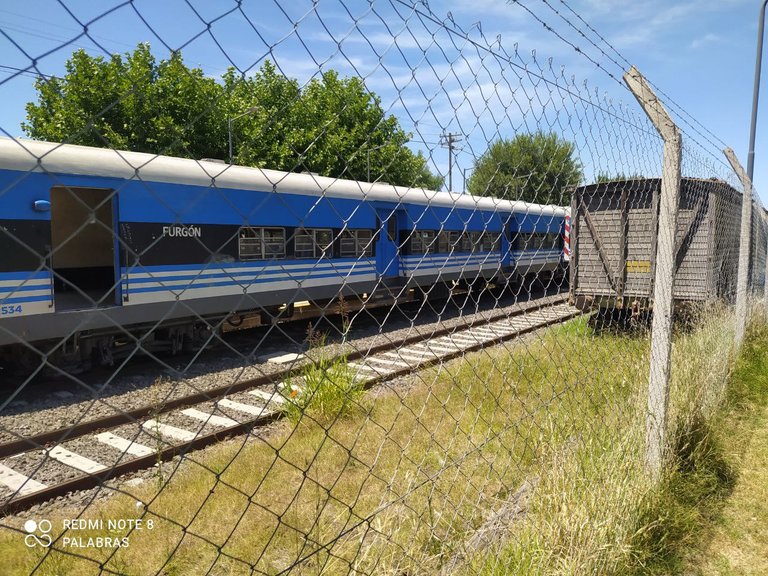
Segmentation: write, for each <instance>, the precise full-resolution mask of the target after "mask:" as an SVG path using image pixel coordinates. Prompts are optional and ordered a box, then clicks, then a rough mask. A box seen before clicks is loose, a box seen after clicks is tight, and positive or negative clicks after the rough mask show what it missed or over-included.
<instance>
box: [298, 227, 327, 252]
mask: <svg viewBox="0 0 768 576" xmlns="http://www.w3.org/2000/svg"><path fill="white" fill-rule="evenodd" d="M332 244H333V232H332V231H331V230H326V229H305V228H299V229H298V230H296V235H295V236H294V255H295V256H296V258H329V257H331V256H332V255H333V254H332V252H331V245H332Z"/></svg>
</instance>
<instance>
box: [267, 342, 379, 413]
mask: <svg viewBox="0 0 768 576" xmlns="http://www.w3.org/2000/svg"><path fill="white" fill-rule="evenodd" d="M324 346H325V339H324V338H320V339H319V340H318V341H317V342H315V343H313V344H312V350H310V357H311V358H312V361H311V362H310V363H309V364H307V365H306V366H305V367H304V368H303V370H302V371H301V374H299V375H298V376H296V377H295V378H294V379H293V380H292V381H290V382H288V383H286V384H287V385H286V386H284V387H283V388H282V392H281V393H282V395H283V397H284V398H285V399H286V400H287V402H286V408H285V414H286V417H287V418H288V419H289V420H290V421H291V422H292V423H293V424H294V425H296V424H298V423H299V422H300V421H301V419H302V418H308V419H312V420H314V421H315V422H316V423H320V424H323V425H328V424H329V423H331V422H333V421H335V420H337V419H339V418H341V417H343V416H344V415H345V414H347V413H348V412H349V411H350V410H355V409H361V408H363V405H362V403H361V402H362V398H363V394H364V392H365V390H364V386H363V381H362V380H361V379H358V378H356V377H355V376H356V375H355V371H354V370H353V369H352V368H351V367H350V366H349V364H348V363H347V359H346V357H344V356H341V357H334V358H329V357H328V356H326V355H324V354H323V352H322V350H323V348H324Z"/></svg>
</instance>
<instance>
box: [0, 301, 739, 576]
mask: <svg viewBox="0 0 768 576" xmlns="http://www.w3.org/2000/svg"><path fill="white" fill-rule="evenodd" d="M713 314H714V318H713V320H712V321H711V322H708V323H707V324H705V325H704V326H703V327H702V328H701V329H699V330H696V331H694V332H691V333H687V334H678V335H677V336H676V340H675V343H674V348H673V359H674V362H675V368H674V370H673V375H672V393H671V399H670V422H671V423H672V426H671V429H672V437H673V438H676V439H681V440H680V441H677V442H676V444H675V446H676V448H677V449H676V450H674V451H672V453H673V454H674V455H675V458H676V459H677V460H674V463H675V466H673V469H674V470H680V472H679V474H680V475H679V477H680V478H684V474H686V473H687V470H688V469H689V468H691V469H692V470H694V471H698V470H699V468H700V464H702V465H703V463H709V462H710V461H711V459H710V458H709V452H708V451H707V450H709V449H707V450H704V448H701V447H703V446H705V443H702V442H701V437H700V436H702V434H703V437H704V438H706V439H709V438H710V437H711V435H710V434H709V430H708V429H707V428H702V427H701V426H703V423H710V422H712V418H715V417H716V415H717V414H718V407H719V406H720V405H721V404H722V400H723V397H724V396H725V393H726V388H725V386H724V383H725V382H726V377H727V374H728V371H729V370H730V368H731V366H732V362H731V358H730V341H731V339H732V333H730V332H729V331H728V330H725V329H724V328H723V327H724V326H728V325H729V322H731V318H730V317H729V316H728V315H727V313H725V312H723V311H719V312H715V313H713ZM648 355H649V346H648V339H647V338H643V337H639V338H638V337H629V336H624V335H621V334H602V335H599V336H595V335H594V334H593V333H592V332H591V330H590V329H589V328H588V327H587V324H586V321H585V320H584V319H577V320H574V321H571V322H569V323H567V324H564V325H562V326H557V327H553V328H551V329H549V330H547V331H546V332H544V333H541V334H540V335H534V336H531V337H528V338H527V339H526V340H525V341H524V342H522V343H520V344H518V345H510V346H508V347H496V348H493V349H489V350H484V351H480V352H477V353H473V354H468V355H467V356H466V357H465V358H464V359H460V360H456V361H452V362H448V363H445V364H442V365H439V366H435V367H434V368H431V369H429V370H425V371H422V372H421V373H419V374H418V375H416V376H414V377H413V379H412V381H411V382H409V383H408V384H407V385H406V384H399V385H397V386H392V387H390V388H385V389H379V390H377V391H375V392H369V393H367V394H365V396H364V397H359V398H356V399H355V400H354V401H353V402H348V401H346V400H345V398H346V391H345V392H344V393H342V394H338V393H336V391H332V392H331V393H330V394H331V396H332V398H331V400H330V401H329V402H321V403H320V404H319V405H318V404H314V405H313V404H311V403H309V404H306V405H304V406H303V408H302V410H301V412H300V413H301V414H303V415H312V417H311V418H310V417H294V418H293V419H292V420H286V421H283V422H281V423H279V424H278V425H276V426H274V427H273V428H272V429H271V431H270V432H269V433H267V434H264V435H262V436H259V437H250V438H247V439H234V440H231V441H229V442H228V443H226V444H223V445H218V446H215V447H213V448H210V449H207V450H205V451H202V452H199V453H195V454H194V455H191V457H189V458H187V459H186V461H185V463H184V464H183V465H182V466H180V467H179V468H178V470H176V471H175V473H174V474H173V475H172V477H171V478H170V481H169V482H168V483H167V484H166V485H165V486H164V487H163V488H162V489H158V487H157V486H156V485H155V484H152V483H147V484H145V485H142V486H140V487H137V488H133V489H131V490H132V494H131V495H127V494H121V495H117V496H115V497H114V498H112V499H110V500H109V501H107V502H105V503H99V504H94V505H92V506H90V507H88V509H87V510H85V511H84V512H83V517H86V518H104V519H110V518H111V519H115V518H135V517H137V516H138V517H141V516H143V517H144V518H145V519H152V520H153V522H154V527H153V529H152V530H147V529H144V530H140V531H136V532H134V533H132V534H130V536H129V537H130V546H129V547H127V548H122V549H118V550H116V551H115V550H111V549H110V550H105V549H92V548H85V549H79V550H73V549H71V548H67V547H64V546H63V545H62V544H61V542H59V543H58V544H57V545H56V546H54V548H53V549H52V550H50V551H48V552H46V553H44V552H43V551H41V550H40V549H29V548H26V547H25V546H24V543H23V538H22V537H21V536H22V535H21V534H20V533H18V532H13V531H11V530H7V529H6V530H3V531H2V532H0V550H1V551H2V554H3V559H4V563H3V567H2V570H6V572H7V573H8V574H26V573H28V572H29V571H30V570H31V569H32V568H33V567H35V565H36V564H37V562H38V561H41V565H40V567H39V568H38V569H37V572H36V573H37V574H41V575H47V574H90V573H98V571H99V565H100V564H103V565H104V566H105V567H106V568H108V569H111V570H114V571H115V572H118V573H129V574H147V573H156V572H158V571H159V572H160V573H163V574H185V575H186V574H214V575H216V574H248V573H266V574H277V573H281V572H284V571H287V570H289V569H292V570H293V572H294V573H299V574H321V573H322V574H347V573H350V572H352V573H364V574H371V573H375V574H408V575H416V574H439V573H444V574H448V573H468V574H469V573H472V574H474V573H483V574H516V573H517V574H585V573H600V574H610V573H615V574H624V573H629V574H631V573H642V572H643V570H646V569H655V568H654V567H653V566H652V564H653V563H654V562H657V567H658V570H657V571H659V570H662V568H663V567H664V566H675V564H674V562H676V560H674V558H676V557H677V556H678V555H679V550H680V549H681V547H684V546H685V543H686V538H689V537H692V536H691V535H692V534H694V533H695V530H694V528H695V526H697V525H698V524H697V523H698V520H699V519H698V518H696V517H693V516H695V515H694V514H693V512H691V510H692V509H695V508H696V502H695V500H696V497H695V494H693V492H691V495H692V497H693V500H694V501H693V502H692V503H691V502H687V501H685V500H684V501H682V502H681V503H680V508H679V510H678V509H675V511H673V513H670V516H671V517H670V518H669V519H664V518H661V519H660V518H659V512H660V511H661V510H662V508H663V505H664V504H665V502H666V500H665V499H664V496H663V494H665V493H667V492H666V491H668V492H669V493H674V492H675V485H674V482H675V481H676V480H675V478H676V476H675V475H674V473H673V474H672V475H671V476H670V478H669V479H668V480H665V484H664V485H663V486H664V487H665V488H663V489H662V490H652V489H651V487H650V485H649V483H648V479H647V476H646V474H645V470H644V465H643V442H644V433H645V421H644V409H645V404H644V402H645V386H647V374H648ZM325 368H326V369H325V371H324V372H323V371H321V373H320V374H319V375H318V374H315V376H317V378H316V380H317V382H318V386H316V387H315V389H316V392H317V391H318V390H320V391H322V390H323V388H324V387H327V386H326V384H327V380H328V374H329V373H330V374H331V376H332V377H331V380H333V381H337V382H341V383H342V385H341V389H346V388H348V383H349V380H347V379H346V377H345V376H344V373H345V372H344V368H343V366H340V367H332V366H330V365H329V366H326V367H325ZM337 371H338V372H339V374H336V372H337ZM374 394H375V398H374V397H372V396H373V395H374ZM307 398H317V397H316V396H314V395H309V396H307ZM340 399H341V403H340V404H339V400H340ZM313 402H317V400H314V401H313ZM323 406H326V408H323ZM349 407H352V409H348V408H349ZM697 435H698V436H697ZM687 447H690V448H687ZM718 449H721V448H718ZM713 450H714V448H713ZM686 466H687V467H688V468H686ZM729 471H730V468H728V467H727V466H726V467H724V468H723V469H722V470H719V469H716V470H714V472H713V473H714V474H715V480H716V482H715V483H714V485H715V487H719V486H721V485H722V483H721V481H720V480H721V479H720V477H719V476H717V475H718V474H721V472H722V473H725V475H726V477H727V476H728V473H729ZM707 474H709V472H707ZM705 476H706V474H701V475H699V474H698V473H697V474H696V478H702V491H703V492H704V493H706V494H710V493H711V492H712V486H711V485H710V484H708V483H707V482H706V481H705V480H704V479H705ZM659 494H661V495H662V496H659ZM137 499H138V500H140V501H141V502H142V503H143V505H142V506H140V507H137V505H136V500H137ZM78 512H79V511H77V510H69V511H60V512H57V514H56V515H55V517H50V518H49V519H50V520H52V522H53V525H54V530H53V535H54V536H57V535H59V534H60V533H61V532H62V529H61V526H62V520H63V519H64V518H66V517H72V516H73V515H75V514H77V513H78ZM689 513H690V515H691V517H690V518H688V516H686V515H688V514H689ZM493 518H501V519H503V520H504V521H503V522H496V523H494V522H492V520H493ZM21 524H22V522H21V521H18V522H16V523H15V524H14V526H18V527H20V526H21ZM71 534H72V533H70V534H68V535H71ZM76 535H78V536H83V537H87V536H96V535H102V536H103V535H104V531H103V530H102V531H98V530H96V531H79V532H78V533H77V534H76ZM113 535H114V536H123V535H124V533H123V532H119V531H117V532H115V533H114V534H113ZM73 552H76V553H77V554H80V555H81V556H82V558H81V557H74V556H72V553H73ZM665 561H666V562H667V563H666V564H664V562H665Z"/></svg>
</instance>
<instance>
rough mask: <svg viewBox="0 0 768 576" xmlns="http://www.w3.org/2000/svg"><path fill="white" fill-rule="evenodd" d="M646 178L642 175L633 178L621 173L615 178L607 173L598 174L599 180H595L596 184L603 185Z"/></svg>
mask: <svg viewBox="0 0 768 576" xmlns="http://www.w3.org/2000/svg"><path fill="white" fill-rule="evenodd" d="M642 178H644V176H641V175H640V174H632V175H631V176H626V175H625V174H624V172H619V173H618V174H616V175H615V176H611V175H610V174H608V173H607V172H598V174H597V178H596V179H595V184H603V183H605V182H622V181H624V180H640V179H642Z"/></svg>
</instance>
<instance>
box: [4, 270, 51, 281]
mask: <svg viewBox="0 0 768 576" xmlns="http://www.w3.org/2000/svg"><path fill="white" fill-rule="evenodd" d="M50 277H51V273H50V271H48V270H35V271H32V272H0V280H43V279H50Z"/></svg>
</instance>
